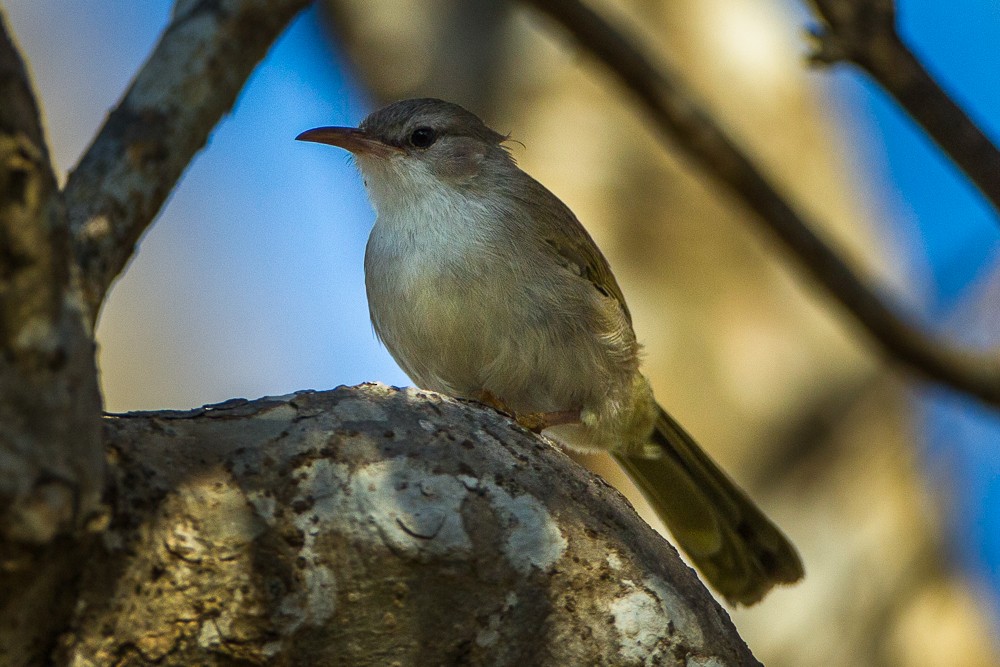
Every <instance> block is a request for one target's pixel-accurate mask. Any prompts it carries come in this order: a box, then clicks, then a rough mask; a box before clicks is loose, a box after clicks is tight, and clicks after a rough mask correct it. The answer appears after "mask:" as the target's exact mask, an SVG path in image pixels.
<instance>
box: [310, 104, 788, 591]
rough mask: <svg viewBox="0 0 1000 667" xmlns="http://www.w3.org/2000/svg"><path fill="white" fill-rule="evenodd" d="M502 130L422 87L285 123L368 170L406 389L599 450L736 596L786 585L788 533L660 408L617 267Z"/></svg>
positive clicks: (375, 318)
mask: <svg viewBox="0 0 1000 667" xmlns="http://www.w3.org/2000/svg"><path fill="white" fill-rule="evenodd" d="M507 138H508V137H507V136H505V135H503V134H500V133H498V132H495V131H494V130H492V129H490V128H489V127H487V126H486V124H484V123H483V121H481V120H480V119H479V118H478V117H477V116H475V115H474V114H473V113H471V112H469V111H466V110H465V109H463V108H462V107H460V106H458V105H456V104H452V103H449V102H445V101H442V100H437V99H430V98H425V99H412V100H404V101H400V102H396V103H393V104H390V105H389V106H387V107H385V108H383V109H380V110H378V111H375V112H374V113H372V114H371V115H369V116H368V117H367V118H365V119H364V121H362V122H361V124H360V126H359V127H357V128H352V127H319V128H316V129H312V130H308V131H306V132H303V133H302V134H300V135H299V136H298V137H297V139H299V140H301V141H312V142H317V143H323V144H330V145H333V146H339V147H340V148H343V149H346V150H348V151H350V152H351V153H352V154H353V155H354V158H355V161H356V163H357V166H358V169H359V170H360V171H361V174H362V176H363V177H364V182H365V187H366V188H367V191H368V196H369V198H370V199H371V203H372V206H373V207H374V208H375V211H376V213H377V219H376V221H375V225H374V227H373V228H372V231H371V236H370V237H369V238H368V246H367V249H366V251H365V286H366V289H367V293H368V307H369V311H370V313H371V320H372V324H373V326H374V328H375V332H376V334H377V335H378V337H379V338H380V339H381V340H382V342H383V343H384V344H385V345H386V347H387V348H388V349H389V352H390V353H391V354H392V356H393V358H394V359H395V360H396V362H397V363H398V364H399V365H400V366H401V367H402V369H403V370H404V371H405V372H406V373H407V374H408V375H409V376H410V378H411V379H412V380H413V381H414V382H415V383H416V384H417V385H418V386H420V387H422V388H425V389H430V390H433V391H437V392H441V393H444V394H449V395H451V396H455V397H459V398H466V399H475V400H478V401H481V402H483V403H486V404H488V405H490V406H492V407H495V408H497V409H500V410H503V411H505V412H507V413H508V414H511V415H513V416H514V418H515V419H517V421H518V422H520V423H521V424H523V425H525V426H527V427H529V428H531V429H532V430H535V431H536V432H544V434H545V435H547V436H550V437H552V438H554V439H555V440H557V441H559V442H561V443H563V444H564V445H566V446H568V447H570V448H572V449H575V450H578V451H582V452H593V451H597V450H604V451H609V452H611V454H612V455H613V456H614V458H615V459H616V460H617V461H618V463H619V464H620V465H621V466H622V467H623V468H624V469H625V471H626V472H627V473H628V475H629V476H630V477H631V478H632V480H633V481H634V482H635V483H636V484H637V485H638V487H639V488H640V489H641V490H642V492H643V494H644V495H645V497H646V498H647V499H648V500H649V502H650V503H651V505H652V506H653V508H654V509H655V510H656V512H657V514H658V516H659V517H660V518H661V519H662V520H663V522H664V523H665V524H666V525H667V527H668V528H669V529H670V531H671V532H672V534H673V535H674V537H675V539H676V540H677V542H678V544H679V545H680V547H681V548H682V549H683V550H684V551H685V552H686V553H687V555H688V556H689V557H690V559H691V560H692V561H693V562H694V564H695V565H696V566H697V567H698V569H699V570H700V571H701V573H702V574H703V575H704V576H705V578H706V579H707V580H708V582H709V583H710V584H711V585H712V586H713V587H714V588H715V590H717V591H718V592H719V593H721V594H722V595H723V596H724V597H725V598H726V599H727V600H728V601H729V602H730V603H733V604H752V603H754V602H757V601H758V600H760V599H761V598H762V597H763V596H764V594H765V593H767V591H768V590H769V589H770V588H771V587H772V586H773V585H775V584H780V583H791V582H794V581H797V580H798V579H800V578H801V577H802V574H803V570H802V563H801V561H800V560H799V557H798V554H797V553H796V551H795V548H794V547H793V546H792V544H791V543H790V542H789V541H788V539H787V538H786V537H785V536H784V535H783V534H782V533H781V531H780V530H779V529H778V528H777V527H776V526H775V525H774V524H773V523H771V521H770V520H769V519H768V518H767V517H765V516H764V514H763V513H762V512H761V511H760V510H759V509H758V508H757V507H756V506H755V505H754V504H753V502H752V501H751V500H750V499H749V498H748V497H747V495H746V494H745V493H744V492H743V491H742V490H740V489H739V488H738V487H737V486H736V485H735V483H733V482H732V480H730V478H729V477H728V476H727V475H726V474H725V473H724V472H722V470H721V469H720V468H719V467H718V466H717V465H716V464H715V463H714V462H713V461H712V460H711V459H710V458H709V457H708V455H707V454H706V453H705V452H704V451H702V449H701V448H700V447H699V446H698V445H697V443H696V442H695V441H694V439H693V438H692V437H691V436H690V435H688V433H687V432H686V431H685V430H684V429H683V428H681V426H680V425H679V424H678V423H677V422H676V421H675V420H674V419H673V418H672V417H671V416H670V415H668V414H667V413H666V411H664V410H663V408H661V407H660V406H659V405H658V404H657V402H656V400H655V399H654V397H653V392H652V389H651V388H650V385H649V381H648V380H647V379H646V378H645V377H644V376H643V375H642V373H641V372H640V370H639V357H640V346H639V344H638V343H637V342H636V337H635V333H634V331H633V330H632V318H631V315H630V314H629V310H628V307H627V306H626V305H625V297H624V296H623V295H622V291H621V288H619V286H618V283H617V282H616V280H615V277H614V275H613V274H612V273H611V267H610V266H609V265H608V262H607V260H606V259H605V258H604V255H602V254H601V251H600V250H599V249H598V248H597V245H596V244H595V243H594V241H593V239H591V238H590V235H589V234H588V233H587V231H586V230H585V229H584V228H583V226H582V225H581V224H580V222H579V221H578V220H577V218H576V216H575V215H573V212H572V211H570V210H569V208H568V207H567V206H566V205H565V204H563V203H562V201H560V200H559V199H558V198H557V197H556V196H555V195H553V194H552V193H551V192H549V191H548V190H547V189H546V188H545V187H544V186H542V185H541V184H540V183H539V182H538V181H536V180H535V179H533V178H532V177H531V176H529V175H528V174H526V173H525V172H523V171H521V169H520V168H519V167H518V166H517V165H516V164H515V162H514V159H513V157H512V156H511V155H510V153H509V152H508V151H507V150H506V148H505V146H504V142H505V141H506V140H507Z"/></svg>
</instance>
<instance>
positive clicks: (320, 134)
mask: <svg viewBox="0 0 1000 667" xmlns="http://www.w3.org/2000/svg"><path fill="white" fill-rule="evenodd" d="M295 139H296V140H297V141H312V142H315V143H317V144H329V145H331V146H338V147H340V148H343V149H344V150H348V151H351V152H352V153H354V154H358V155H374V156H378V157H388V156H389V155H392V154H393V153H399V152H401V150H400V149H399V148H397V147H395V146H390V145H389V144H387V143H384V142H382V141H379V140H378V139H375V138H374V137H371V136H369V135H368V134H367V133H366V132H365V131H364V130H361V129H359V128H356V127H317V128H315V129H312V130H306V131H305V132H303V133H302V134H300V135H299V136H297V137H295Z"/></svg>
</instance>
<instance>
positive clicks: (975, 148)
mask: <svg viewBox="0 0 1000 667" xmlns="http://www.w3.org/2000/svg"><path fill="white" fill-rule="evenodd" d="M809 4H811V5H812V7H813V10H814V11H815V13H816V14H817V16H818V17H819V18H820V19H821V21H822V22H823V25H822V27H821V28H820V29H819V30H818V31H817V32H816V38H817V39H818V48H817V50H816V52H815V53H814V54H813V58H812V59H813V61H814V62H817V63H824V64H829V63H835V62H839V61H844V62H850V63H853V64H855V65H857V66H858V67H860V68H861V69H862V70H864V71H865V72H867V73H868V74H869V75H870V76H871V77H872V78H873V79H874V80H875V81H876V82H878V83H879V84H880V85H881V86H882V87H883V88H884V89H885V90H886V91H887V92H888V93H889V94H890V95H892V96H893V97H894V98H895V99H896V101H897V102H898V103H899V104H900V106H902V107H903V109H904V110H905V111H906V112H907V113H908V114H909V115H910V117H911V118H913V119H914V120H915V121H916V122H917V123H919V124H920V126H921V127H923V128H924V131H925V132H927V134H928V135H929V136H930V137H931V139H933V140H934V142H935V143H937V145H938V146H939V147H940V148H941V150H943V151H944V153H945V154H946V155H948V157H950V158H951V159H952V161H953V162H954V163H955V164H956V165H957V166H958V168H959V169H961V170H962V172H964V173H965V175H966V176H968V177H969V180H970V181H972V183H973V184H974V185H975V186H976V187H977V188H978V189H979V191H980V192H981V193H982V194H983V196H985V197H986V200H987V201H989V202H990V204H991V205H992V206H993V208H994V210H995V211H996V212H997V213H998V214H1000V151H998V150H997V147H996V146H994V145H993V143H992V142H991V141H990V140H989V138H987V136H986V135H985V134H984V133H983V131H982V130H981V129H979V127H978V126H977V125H976V124H975V123H974V122H973V121H972V119H971V118H969V116H968V115H967V114H966V113H965V112H964V111H963V110H962V108H961V107H959V106H958V105H957V104H955V102H954V101H952V99H951V98H950V97H949V96H948V94H947V93H945V92H944V90H942V89H941V86H940V85H939V84H938V83H937V81H936V80H935V78H934V77H933V76H931V74H930V73H929V72H928V71H927V70H926V69H925V68H924V66H923V65H922V64H921V63H920V61H919V60H918V59H917V57H916V56H914V55H913V52H912V51H910V50H909V48H907V46H906V44H904V43H903V40H902V39H901V38H900V36H899V33H898V32H897V30H896V10H895V3H894V2H893V0H810V2H809ZM998 219H1000V218H998Z"/></svg>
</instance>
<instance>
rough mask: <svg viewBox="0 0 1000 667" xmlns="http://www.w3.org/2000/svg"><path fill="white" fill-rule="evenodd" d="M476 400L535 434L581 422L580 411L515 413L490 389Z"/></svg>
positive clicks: (480, 393)
mask: <svg viewBox="0 0 1000 667" xmlns="http://www.w3.org/2000/svg"><path fill="white" fill-rule="evenodd" d="M476 400H477V401H479V402H480V403H482V404H483V405H488V406H489V407H491V408H493V409H494V410H497V411H498V412H502V413H504V414H505V415H510V416H511V417H513V418H514V421H516V422H517V423H518V424H520V425H521V426H523V427H524V428H526V429H528V430H529V431H532V432H534V433H541V432H542V431H544V430H545V429H547V428H551V427H553V426H561V425H563V424H575V423H577V422H579V421H580V411H579V410H559V411H556V412H520V413H518V412H514V411H513V410H511V409H510V407H509V406H508V405H507V404H506V403H504V402H503V400H501V399H500V398H499V397H498V396H497V395H496V394H494V393H493V392H492V391H490V390H489V389H484V390H482V391H481V392H479V395H478V396H476Z"/></svg>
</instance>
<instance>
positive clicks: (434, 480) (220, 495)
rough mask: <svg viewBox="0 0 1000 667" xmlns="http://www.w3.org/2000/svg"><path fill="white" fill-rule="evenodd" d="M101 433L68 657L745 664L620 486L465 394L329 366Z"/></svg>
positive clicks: (740, 647)
mask: <svg viewBox="0 0 1000 667" xmlns="http://www.w3.org/2000/svg"><path fill="white" fill-rule="evenodd" d="M105 437H106V442H107V452H108V456H109V476H110V477H111V480H112V481H111V486H110V489H109V499H110V500H109V502H110V503H111V505H112V512H113V516H112V520H111V525H110V527H109V528H108V530H107V531H106V532H105V533H104V534H103V535H102V537H101V539H100V541H99V543H97V544H94V545H93V547H92V550H91V552H90V554H89V555H88V556H87V558H86V559H85V562H86V565H85V567H84V571H83V573H82V577H81V580H80V590H79V596H78V602H77V604H76V608H75V611H74V614H73V617H72V619H71V621H70V623H69V627H68V630H67V631H66V632H65V633H63V635H62V639H61V640H60V645H59V647H58V649H57V653H56V660H57V662H58V663H59V664H71V665H112V664H113V665H141V664H149V663H151V662H156V664H158V665H193V664H197V665H231V664H278V665H333V664H351V665H390V664H396V665H452V664H479V665H553V666H554V665H643V664H656V665H690V666H693V665H754V664H758V663H757V661H756V660H755V659H754V658H753V656H752V655H751V653H750V651H749V649H748V648H747V647H746V645H745V644H744V643H743V641H742V640H741V639H740V638H739V636H738V635H737V634H736V630H735V628H734V627H733V625H732V623H731V622H730V620H729V617H728V615H727V614H726V612H725V611H724V610H723V609H722V608H721V607H720V606H719V605H718V604H717V603H716V602H715V601H714V600H713V599H712V598H711V596H710V595H709V594H708V592H707V591H706V590H705V588H704V587H703V586H702V585H701V584H700V583H699V582H698V580H697V578H696V577H695V575H694V572H693V571H692V570H691V569H690V568H688V567H687V566H686V565H684V564H683V563H682V562H681V561H680V559H679V558H678V556H677V553H676V551H675V550H674V549H673V548H672V547H671V546H670V545H669V544H668V543H667V542H666V541H665V540H663V539H662V538H661V537H660V536H659V535H658V534H657V533H656V532H655V531H653V530H652V529H651V528H650V527H649V526H647V525H646V524H645V523H643V521H642V520H641V519H640V518H639V517H638V516H637V515H636V514H635V512H634V511H633V510H632V508H631V506H630V505H628V503H627V501H625V500H624V498H622V496H621V495H619V494H618V492H617V491H615V490H614V489H612V488H611V487H610V486H609V485H607V484H606V483H605V482H603V481H602V480H601V479H600V478H598V477H596V476H594V475H592V474H590V473H587V472H586V471H585V470H584V469H582V468H581V467H579V466H578V465H577V464H575V463H573V462H572V461H570V460H569V459H568V458H567V457H566V456H565V455H563V454H562V453H561V452H560V451H558V450H557V449H556V448H554V447H553V446H552V445H550V444H549V443H548V442H547V441H546V440H544V439H543V438H540V437H538V436H535V435H534V434H531V433H529V432H527V431H525V430H524V429H522V428H521V427H520V426H518V425H516V424H515V423H514V422H513V421H511V420H509V419H507V418H506V417H504V416H503V415H500V414H498V413H496V412H493V411H491V410H486V409H483V408H481V407H479V406H477V405H474V404H468V403H464V402H461V401H457V400H454V399H450V398H447V397H443V396H440V395H437V394H431V393H427V392H419V391H416V390H399V389H392V388H388V387H385V386H382V385H365V386H361V387H354V388H348V387H341V388H339V389H336V390H333V391H328V392H321V393H312V392H302V393H297V394H294V395H292V396H287V397H280V398H264V399H260V400H257V401H252V402H248V401H243V400H236V401H229V402H227V403H225V404H222V405H219V406H208V407H205V408H202V409H199V410H194V411H189V412H154V413H141V414H139V413H137V414H128V415H120V416H111V417H108V418H107V419H106V420H105Z"/></svg>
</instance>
